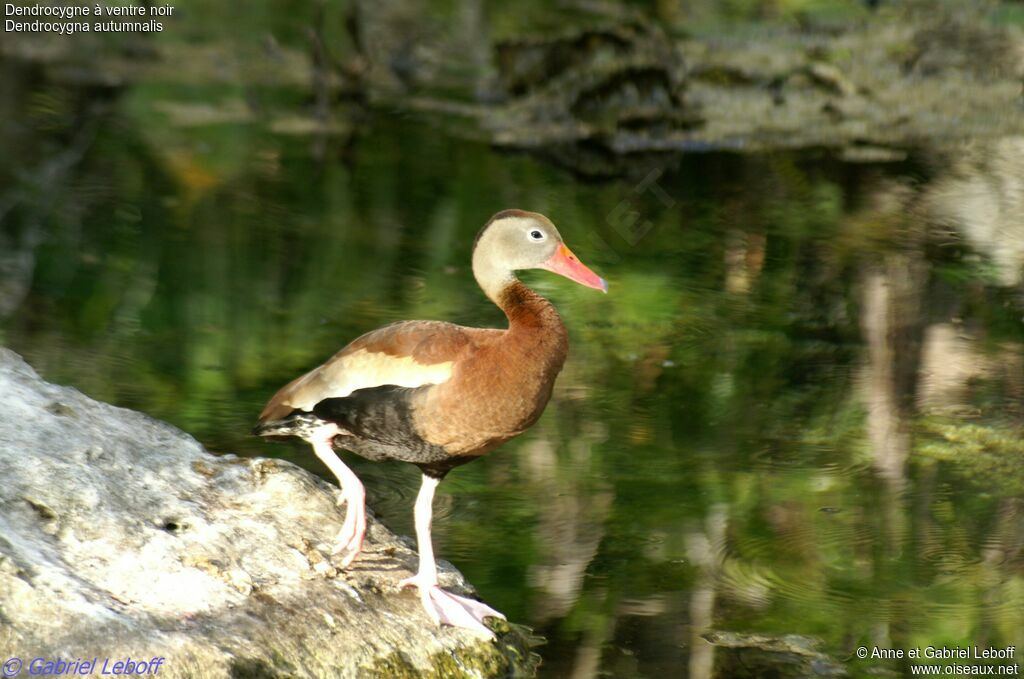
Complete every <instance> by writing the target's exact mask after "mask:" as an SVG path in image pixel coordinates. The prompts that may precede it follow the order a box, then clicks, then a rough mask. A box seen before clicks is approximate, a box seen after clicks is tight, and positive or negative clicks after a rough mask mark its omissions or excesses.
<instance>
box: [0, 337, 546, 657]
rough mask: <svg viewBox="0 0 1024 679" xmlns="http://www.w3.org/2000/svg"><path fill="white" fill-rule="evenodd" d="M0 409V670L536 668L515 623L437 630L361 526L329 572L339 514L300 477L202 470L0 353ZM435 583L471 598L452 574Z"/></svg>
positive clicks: (225, 465) (220, 466)
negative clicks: (488, 632)
mask: <svg viewBox="0 0 1024 679" xmlns="http://www.w3.org/2000/svg"><path fill="white" fill-rule="evenodd" d="M0 395H2V400H3V402H4V404H5V407H4V412H3V415H2V416H0V478H2V479H3V483H2V484H0V622H2V624H0V656H3V657H4V658H9V657H18V658H21V659H22V661H23V662H24V663H25V668H24V671H25V672H28V670H29V663H30V662H31V661H32V659H34V658H44V659H48V660H50V659H52V660H56V659H63V660H65V661H74V660H76V659H83V660H85V661H90V660H91V659H93V658H99V663H100V664H101V665H102V663H103V661H104V659H106V658H109V659H110V662H111V663H113V662H116V661H118V660H123V659H125V658H129V657H130V658H132V659H133V660H136V661H145V660H150V659H153V658H161V657H162V658H164V661H163V667H162V669H161V671H160V674H161V676H172V677H174V676H191V677H203V676H217V677H221V676H229V675H230V676H260V677H275V676H344V677H356V676H358V677H373V676H387V677H395V676H455V675H454V674H452V672H454V671H455V670H457V675H458V676H478V677H485V676H507V675H513V674H514V675H517V676H518V675H529V674H530V673H531V672H532V668H533V665H534V661H535V657H534V656H532V655H531V653H530V651H529V649H528V648H527V643H526V637H525V635H524V634H523V633H522V632H521V631H520V630H518V629H516V628H514V627H513V628H510V627H508V626H506V625H504V624H501V625H500V626H499V627H496V631H497V640H496V641H487V640H483V639H481V638H480V637H479V636H477V635H475V634H473V633H471V632H467V631H464V630H455V629H453V628H448V627H446V628H437V627H435V626H433V625H432V624H431V623H430V621H429V620H428V619H427V618H426V616H425V614H424V613H423V612H422V610H421V609H420V606H419V602H418V599H417V597H416V596H415V594H414V593H412V592H408V591H407V592H399V591H398V590H397V589H396V586H395V583H397V582H398V580H400V579H401V578H403V577H406V576H408V575H410V574H411V572H412V571H413V570H415V566H416V555H415V552H414V551H413V550H412V549H411V542H410V541H408V540H407V539H402V538H398V537H396V536H394V535H393V534H391V533H390V532H389V531H388V530H387V529H386V528H384V527H383V526H382V525H380V524H379V523H378V522H376V521H375V520H373V519H372V518H371V520H370V524H369V530H368V535H367V544H366V546H365V553H364V554H363V555H362V556H360V558H359V559H358V560H357V561H356V562H355V564H353V566H352V567H350V568H349V569H348V570H346V571H344V572H339V571H338V570H337V569H336V568H334V567H333V566H332V565H331V563H330V561H329V560H328V559H327V558H325V557H324V556H323V554H324V553H326V548H327V545H329V544H331V541H332V539H333V537H334V535H335V534H336V533H337V531H338V530H339V529H340V526H341V521H342V519H343V518H344V510H343V509H339V508H338V507H337V506H336V492H335V489H334V488H333V487H332V486H329V485H328V484H326V483H325V482H323V481H321V480H320V479H317V478H316V477H314V476H312V475H311V474H309V473H307V472H305V471H303V470H301V469H299V468H298V467H296V466H294V465H292V464H290V463H288V462H284V461H280V460H268V459H240V458H236V457H234V456H231V455H226V456H220V457H215V456H213V455H211V454H209V453H208V452H206V451H205V450H204V449H203V447H202V446H201V445H200V444H199V443H198V442H196V441H195V440H194V439H192V438H191V437H189V436H188V435H186V434H184V433H183V432H181V431H179V430H177V429H175V428H174V427H172V426H170V425H168V424H165V423H162V422H158V421H156V420H153V419H151V418H149V417H147V416H145V415H143V414H140V413H137V412H133V411H130V410H125V409H121V408H115V407H113V406H110V405H107V404H104V403H99V402H97V401H94V400H92V399H90V398H88V397H86V396H84V395H83V394H81V393H79V392H78V391H76V390H74V389H70V388H66V387H60V386H55V385H52V384H48V383H46V382H44V381H43V380H41V379H40V378H39V377H38V375H36V374H35V372H33V370H32V369H31V368H30V367H29V366H28V365H27V364H25V363H24V361H22V360H21V358H20V357H18V356H17V355H16V354H14V353H13V352H10V351H8V350H6V349H0ZM441 579H442V585H444V586H446V587H448V588H450V589H452V590H453V591H458V592H463V593H466V592H470V591H471V588H470V587H469V585H468V584H467V583H466V581H465V580H464V579H463V577H462V576H461V575H460V574H459V573H458V572H456V571H455V570H454V569H452V568H451V567H450V566H448V567H446V568H445V569H444V572H443V573H442V575H441ZM495 624H496V625H497V624H498V623H495ZM97 671H99V669H98V668H97Z"/></svg>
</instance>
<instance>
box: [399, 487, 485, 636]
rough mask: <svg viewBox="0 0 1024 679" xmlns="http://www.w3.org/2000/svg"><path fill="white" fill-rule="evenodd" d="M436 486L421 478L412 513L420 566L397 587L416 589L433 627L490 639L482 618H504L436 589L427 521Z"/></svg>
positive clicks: (474, 602)
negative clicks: (461, 630)
mask: <svg viewBox="0 0 1024 679" xmlns="http://www.w3.org/2000/svg"><path fill="white" fill-rule="evenodd" d="M440 482H441V479H437V478H434V477H432V476H428V475H426V474H424V475H423V484H422V485H421V486H420V492H419V495H417V496H416V509H415V519H416V543H417V545H418V546H419V552H420V566H419V570H418V571H417V573H416V575H414V576H412V577H411V578H406V579H405V580H402V581H401V582H400V583H398V586H399V587H400V588H404V587H412V586H415V587H417V588H419V591H420V601H421V602H422V603H423V609H424V610H425V611H426V612H427V615H428V616H429V617H430V619H431V620H433V621H434V624H436V625H440V624H441V623H445V624H448V625H452V626H454V627H464V628H466V629H471V630H474V631H476V632H480V633H481V634H485V635H486V636H488V637H490V638H493V637H494V634H493V633H492V632H491V630H489V629H488V628H487V627H486V626H485V625H484V624H483V620H484V618H486V617H494V618H501V619H502V620H504V619H505V616H504V615H502V614H501V613H499V612H498V611H496V610H494V609H493V608H491V607H490V606H488V605H486V604H484V603H482V602H480V601H476V600H475V599H467V598H466V597H461V596H458V595H456V594H452V593H451V592H446V591H444V590H443V589H441V588H440V587H439V586H438V582H437V563H436V562H435V561H434V547H433V544H432V543H431V540H430V521H431V517H432V516H433V513H434V490H435V489H436V488H437V484H439V483H440Z"/></svg>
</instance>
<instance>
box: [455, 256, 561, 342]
mask: <svg viewBox="0 0 1024 679" xmlns="http://www.w3.org/2000/svg"><path fill="white" fill-rule="evenodd" d="M473 276H474V277H475V278H476V281H477V283H478V284H479V285H480V287H481V288H482V289H483V291H484V294H485V295H487V298H488V299H490V300H491V301H492V302H494V303H495V304H496V305H497V306H498V307H499V308H500V309H501V310H502V311H504V312H505V316H507V317H508V329H509V334H510V335H516V336H518V335H523V334H527V333H537V334H538V335H541V336H543V335H549V334H550V335H552V336H554V337H556V338H565V337H566V331H565V326H564V325H563V324H562V319H561V317H560V316H559V315H558V312H557V311H555V307H554V306H552V304H551V302H549V301H547V300H546V299H544V298H543V297H541V296H540V295H538V294H537V293H536V292H534V291H533V290H531V289H530V288H528V287H526V285H525V284H524V283H523V282H522V281H520V280H519V279H518V278H516V275H515V274H514V273H513V272H511V271H509V270H508V269H504V268H499V267H494V266H491V265H490V264H489V263H488V262H487V261H486V260H484V259H483V258H480V257H476V256H474V258H473Z"/></svg>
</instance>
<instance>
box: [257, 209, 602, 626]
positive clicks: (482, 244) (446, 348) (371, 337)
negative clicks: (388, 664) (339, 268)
mask: <svg viewBox="0 0 1024 679" xmlns="http://www.w3.org/2000/svg"><path fill="white" fill-rule="evenodd" d="M521 269H547V270H548V271H553V272H555V273H557V274H561V275H562V276H565V277H566V278H569V279H571V280H573V281H576V282H577V283H580V284H582V285H585V286H587V287H590V288H596V289H598V290H602V291H604V292H607V291H608V284H607V283H605V281H604V280H603V279H601V278H600V277H599V276H598V275H597V274H595V273H594V272H593V271H591V270H590V269H588V268H587V267H586V266H584V265H583V263H582V262H580V261H579V260H578V259H577V258H576V256H575V255H573V254H572V251H570V250H569V248H568V247H566V246H565V244H564V243H563V242H562V237H561V236H560V235H559V234H558V230H557V229H556V228H555V225H554V224H552V223H551V222H550V221H549V220H548V218H547V217H545V216H544V215H540V214H537V213H535V212H525V211H523V210H505V211H503V212H499V213H498V214H496V215H494V216H493V217H491V219H490V220H489V221H488V222H487V224H485V225H484V227H483V229H481V230H480V233H479V234H478V235H477V237H476V242H475V243H474V246H473V275H474V277H475V278H476V281H477V283H479V284H480V287H481V288H483V291H484V294H486V295H487V297H488V298H489V299H490V300H491V301H492V302H494V303H495V304H497V305H498V306H499V307H501V310H502V311H504V312H505V315H506V316H508V329H506V330H499V329H491V328H488V329H483V328H465V327H462V326H459V325H453V324H451V323H444V322H440V321H402V322H399V323H393V324H391V325H388V326H385V327H383V328H380V329H379V330H374V331H372V332H369V333H367V334H365V335H363V336H362V337H360V338H359V339H357V340H355V341H353V342H352V343H351V344H349V345H348V346H347V347H345V348H344V349H342V350H341V351H339V352H338V353H337V354H335V355H334V356H332V357H331V358H330V360H328V361H327V362H326V363H324V364H323V365H321V366H320V367H318V368H315V369H314V370H312V371H310V372H308V373H306V374H305V375H303V376H302V377H299V378H298V379H296V380H294V381H292V382H291V383H289V384H288V385H286V386H285V387H284V388H282V389H281V390H280V391H278V392H277V394H275V395H274V397H273V398H272V399H270V402H269V403H268V404H267V406H266V408H264V409H263V412H262V413H261V414H260V418H259V422H258V423H257V425H256V429H255V432H256V433H257V434H259V435H261V436H269V437H280V436H298V437H300V438H303V439H305V440H306V441H308V442H309V443H310V444H312V446H313V450H314V452H315V453H316V455H317V457H319V458H320V459H321V460H322V461H323V463H324V464H326V465H327V466H328V468H330V470H331V471H332V472H334V474H335V476H337V477H338V482H339V483H340V484H341V491H342V495H343V497H344V499H345V502H346V504H347V508H346V513H345V521H344V523H343V524H342V528H341V532H340V533H339V534H338V538H337V544H336V546H335V551H334V553H335V554H338V553H344V556H343V558H342V562H341V566H342V567H346V566H348V565H349V564H350V563H351V562H352V560H353V559H354V558H355V557H356V555H358V553H359V550H360V548H361V546H362V541H363V534H364V532H365V529H366V513H365V505H364V502H365V500H364V491H363V486H362V484H361V483H360V482H359V479H358V478H357V477H356V475H355V474H353V473H352V471H351V470H350V469H349V468H348V467H346V466H345V464H344V463H343V462H342V461H341V460H340V459H339V458H338V456H337V455H335V453H334V448H335V447H337V448H340V449H344V450H350V451H352V452H354V453H357V454H358V455H361V456H363V457H365V458H368V459H370V460H401V461H403V462H411V463H413V464H415V465H417V466H418V467H419V468H420V469H421V470H422V472H423V481H422V485H421V487H420V492H419V495H418V496H417V498H416V508H415V522H416V540H417V542H418V544H419V553H420V565H419V570H418V572H417V573H416V575H415V576H413V577H411V578H408V579H407V580H403V581H402V582H401V583H400V585H399V586H400V587H406V586H410V585H415V586H416V587H417V588H418V589H419V593H420V599H421V601H422V603H423V607H424V609H425V610H426V612H427V614H428V615H429V616H430V618H431V619H432V620H433V621H434V622H435V623H437V624H440V623H442V622H444V623H448V624H451V625H456V626H459V627H467V628H470V629H475V630H477V631H480V632H482V633H484V634H487V635H490V631H489V630H488V629H487V628H486V627H485V626H484V625H483V619H484V618H485V617H487V616H496V617H504V616H502V615H501V614H500V613H498V612H497V611H494V610H493V609H491V608H490V607H488V606H486V605H484V604H482V603H480V602H479V601H474V600H472V599H467V598H464V597H460V596H456V595H454V594H451V593H449V592H445V591H443V590H442V589H441V588H440V587H438V581H437V568H436V565H435V562H434V550H433V547H432V545H431V541H430V519H431V514H432V511H433V499H434V489H435V488H436V487H437V484H438V483H439V482H440V481H441V479H443V478H444V476H445V474H447V473H448V472H449V471H451V470H452V469H453V468H454V467H457V466H459V465H461V464H465V463H467V462H471V461H472V460H475V459H476V458H478V457H480V456H481V455H483V454H485V453H487V452H489V451H491V450H493V449H495V448H497V447H498V446H499V445H501V444H502V443H504V442H505V441H508V440H509V439H511V438H512V437H514V436H517V435H519V434H521V433H522V432H523V431H525V430H526V429H527V428H528V427H530V425H532V424H533V423H534V422H536V421H537V418H538V417H540V414H541V413H542V412H543V411H544V406H546V405H547V402H548V399H549V398H550V397H551V389H552V387H553V386H554V383H555V377H556V376H557V375H558V373H559V371H560V370H561V369H562V364H563V363H564V362H565V356H566V353H567V351H568V348H569V341H568V336H567V333H566V330H565V326H564V325H563V324H562V319H561V318H559V316H558V312H557V311H555V308H554V307H553V306H551V303H550V302H548V301H547V300H546V299H544V298H543V297H541V296H540V295H538V294H537V293H535V292H533V291H532V290H530V289H529V288H528V287H526V286H525V285H523V283H521V282H520V281H519V279H518V278H516V276H515V273H514V272H515V271H518V270H521Z"/></svg>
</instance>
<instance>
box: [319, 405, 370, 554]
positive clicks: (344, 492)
mask: <svg viewBox="0 0 1024 679" xmlns="http://www.w3.org/2000/svg"><path fill="white" fill-rule="evenodd" d="M337 433H338V429H337V427H335V426H334V425H331V426H329V427H321V428H319V429H318V430H317V431H316V432H315V433H314V435H313V437H312V438H311V439H310V443H312V444H313V452H315V453H316V456H317V457H319V458H320V461H321V462H323V463H324V464H325V465H327V468H328V469H330V470H331V471H332V472H334V475H335V476H336V477H338V483H339V484H340V485H341V496H342V499H344V501H345V505H346V506H345V522H344V523H342V524H341V531H340V532H339V533H338V537H337V538H335V541H334V547H333V549H332V550H331V553H332V554H341V553H344V554H345V555H344V556H343V557H342V560H341V564H340V566H341V568H347V567H348V566H349V564H351V563H352V562H353V561H354V560H355V558H356V557H357V556H359V552H360V550H361V549H362V548H363V536H364V535H366V491H365V490H364V489H363V484H362V482H361V481H360V480H359V477H358V476H356V475H355V474H354V473H353V472H352V470H351V469H349V468H348V467H347V466H346V465H345V463H344V462H342V461H341V458H339V457H338V456H337V454H335V452H334V448H333V447H332V446H331V440H332V439H333V438H334V436H335V435H336V434H337Z"/></svg>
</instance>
